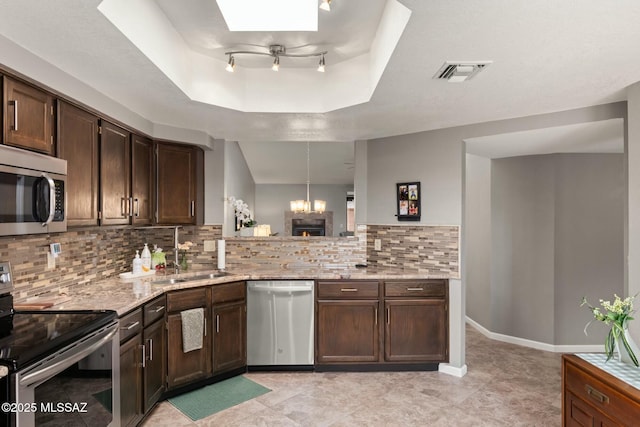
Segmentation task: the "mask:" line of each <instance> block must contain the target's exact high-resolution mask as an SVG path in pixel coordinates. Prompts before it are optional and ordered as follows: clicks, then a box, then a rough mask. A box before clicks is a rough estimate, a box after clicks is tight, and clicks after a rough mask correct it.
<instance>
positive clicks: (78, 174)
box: [58, 102, 99, 226]
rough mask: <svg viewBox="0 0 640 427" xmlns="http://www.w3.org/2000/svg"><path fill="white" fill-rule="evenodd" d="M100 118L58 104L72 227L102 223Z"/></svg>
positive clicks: (59, 143)
mask: <svg viewBox="0 0 640 427" xmlns="http://www.w3.org/2000/svg"><path fill="white" fill-rule="evenodd" d="M98 156H99V152H98V118H97V117H96V116H94V115H93V114H90V113H88V112H86V111H84V110H81V109H80V108H77V107H74V106H73V105H71V104H67V103H66V102H59V103H58V157H60V158H61V159H65V160H66V161H67V187H66V189H67V209H66V217H67V224H68V225H69V226H78V225H98V223H99V221H98Z"/></svg>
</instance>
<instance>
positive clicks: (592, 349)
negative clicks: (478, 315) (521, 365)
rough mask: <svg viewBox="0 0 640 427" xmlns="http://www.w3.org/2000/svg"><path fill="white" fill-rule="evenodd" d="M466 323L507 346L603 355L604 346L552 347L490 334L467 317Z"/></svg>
mask: <svg viewBox="0 0 640 427" xmlns="http://www.w3.org/2000/svg"><path fill="white" fill-rule="evenodd" d="M466 319H467V323H468V324H469V325H471V326H473V328H474V329H476V330H477V331H478V332H480V333H481V334H482V335H484V336H485V337H487V338H489V339H492V340H496V341H502V342H506V343H509V344H515V345H520V346H523V347H530V348H535V349H536V350H543V351H549V352H552V353H604V344H603V345H594V344H591V345H589V344H585V345H553V344H547V343H544V342H539V341H532V340H528V339H525V338H519V337H513V336H510V335H503V334H498V333H496V332H491V331H490V330H488V329H487V328H485V327H484V326H482V325H481V324H479V323H478V322H476V321H475V320H473V319H471V318H470V317H469V316H467V317H466Z"/></svg>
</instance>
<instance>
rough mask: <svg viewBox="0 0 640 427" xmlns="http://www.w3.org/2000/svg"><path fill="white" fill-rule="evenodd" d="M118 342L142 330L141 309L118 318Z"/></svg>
mask: <svg viewBox="0 0 640 427" xmlns="http://www.w3.org/2000/svg"><path fill="white" fill-rule="evenodd" d="M119 324H120V342H121V343H123V342H125V341H126V340H128V339H129V338H131V337H132V336H134V335H137V334H138V333H140V331H141V330H142V310H141V309H139V308H138V309H137V310H134V311H132V312H131V313H129V314H127V315H125V316H123V317H121V318H120V320H119Z"/></svg>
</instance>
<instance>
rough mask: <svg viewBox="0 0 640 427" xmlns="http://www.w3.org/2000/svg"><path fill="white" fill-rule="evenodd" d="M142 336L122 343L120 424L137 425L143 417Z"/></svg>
mask: <svg viewBox="0 0 640 427" xmlns="http://www.w3.org/2000/svg"><path fill="white" fill-rule="evenodd" d="M142 350H143V347H142V336H141V335H140V334H137V335H135V336H134V337H133V338H130V339H129V340H128V341H126V342H125V343H124V344H120V425H121V426H122V427H128V426H135V425H137V424H138V422H139V421H140V420H141V419H142V397H141V393H140V392H139V391H140V390H142V357H143V356H142Z"/></svg>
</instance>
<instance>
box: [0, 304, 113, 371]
mask: <svg viewBox="0 0 640 427" xmlns="http://www.w3.org/2000/svg"><path fill="white" fill-rule="evenodd" d="M116 318H117V314H116V312H115V311H109V310H97V311H93V310H73V311H46V310H38V311H16V312H14V313H13V314H11V315H8V316H4V317H2V318H1V319H0V364H3V365H6V366H8V367H9V369H10V370H12V371H17V370H20V369H22V368H24V367H26V366H29V365H31V364H33V363H35V362H37V361H39V360H41V359H43V358H45V357H47V356H49V355H50V354H52V353H54V352H55V351H57V350H59V349H61V348H63V347H65V346H67V345H69V344H71V343H73V342H75V341H77V340H78V339H80V338H82V337H83V336H85V335H87V334H89V333H91V332H93V331H95V330H97V329H100V328H101V327H102V326H104V325H106V324H108V323H110V322H111V321H113V320H114V319H116Z"/></svg>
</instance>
